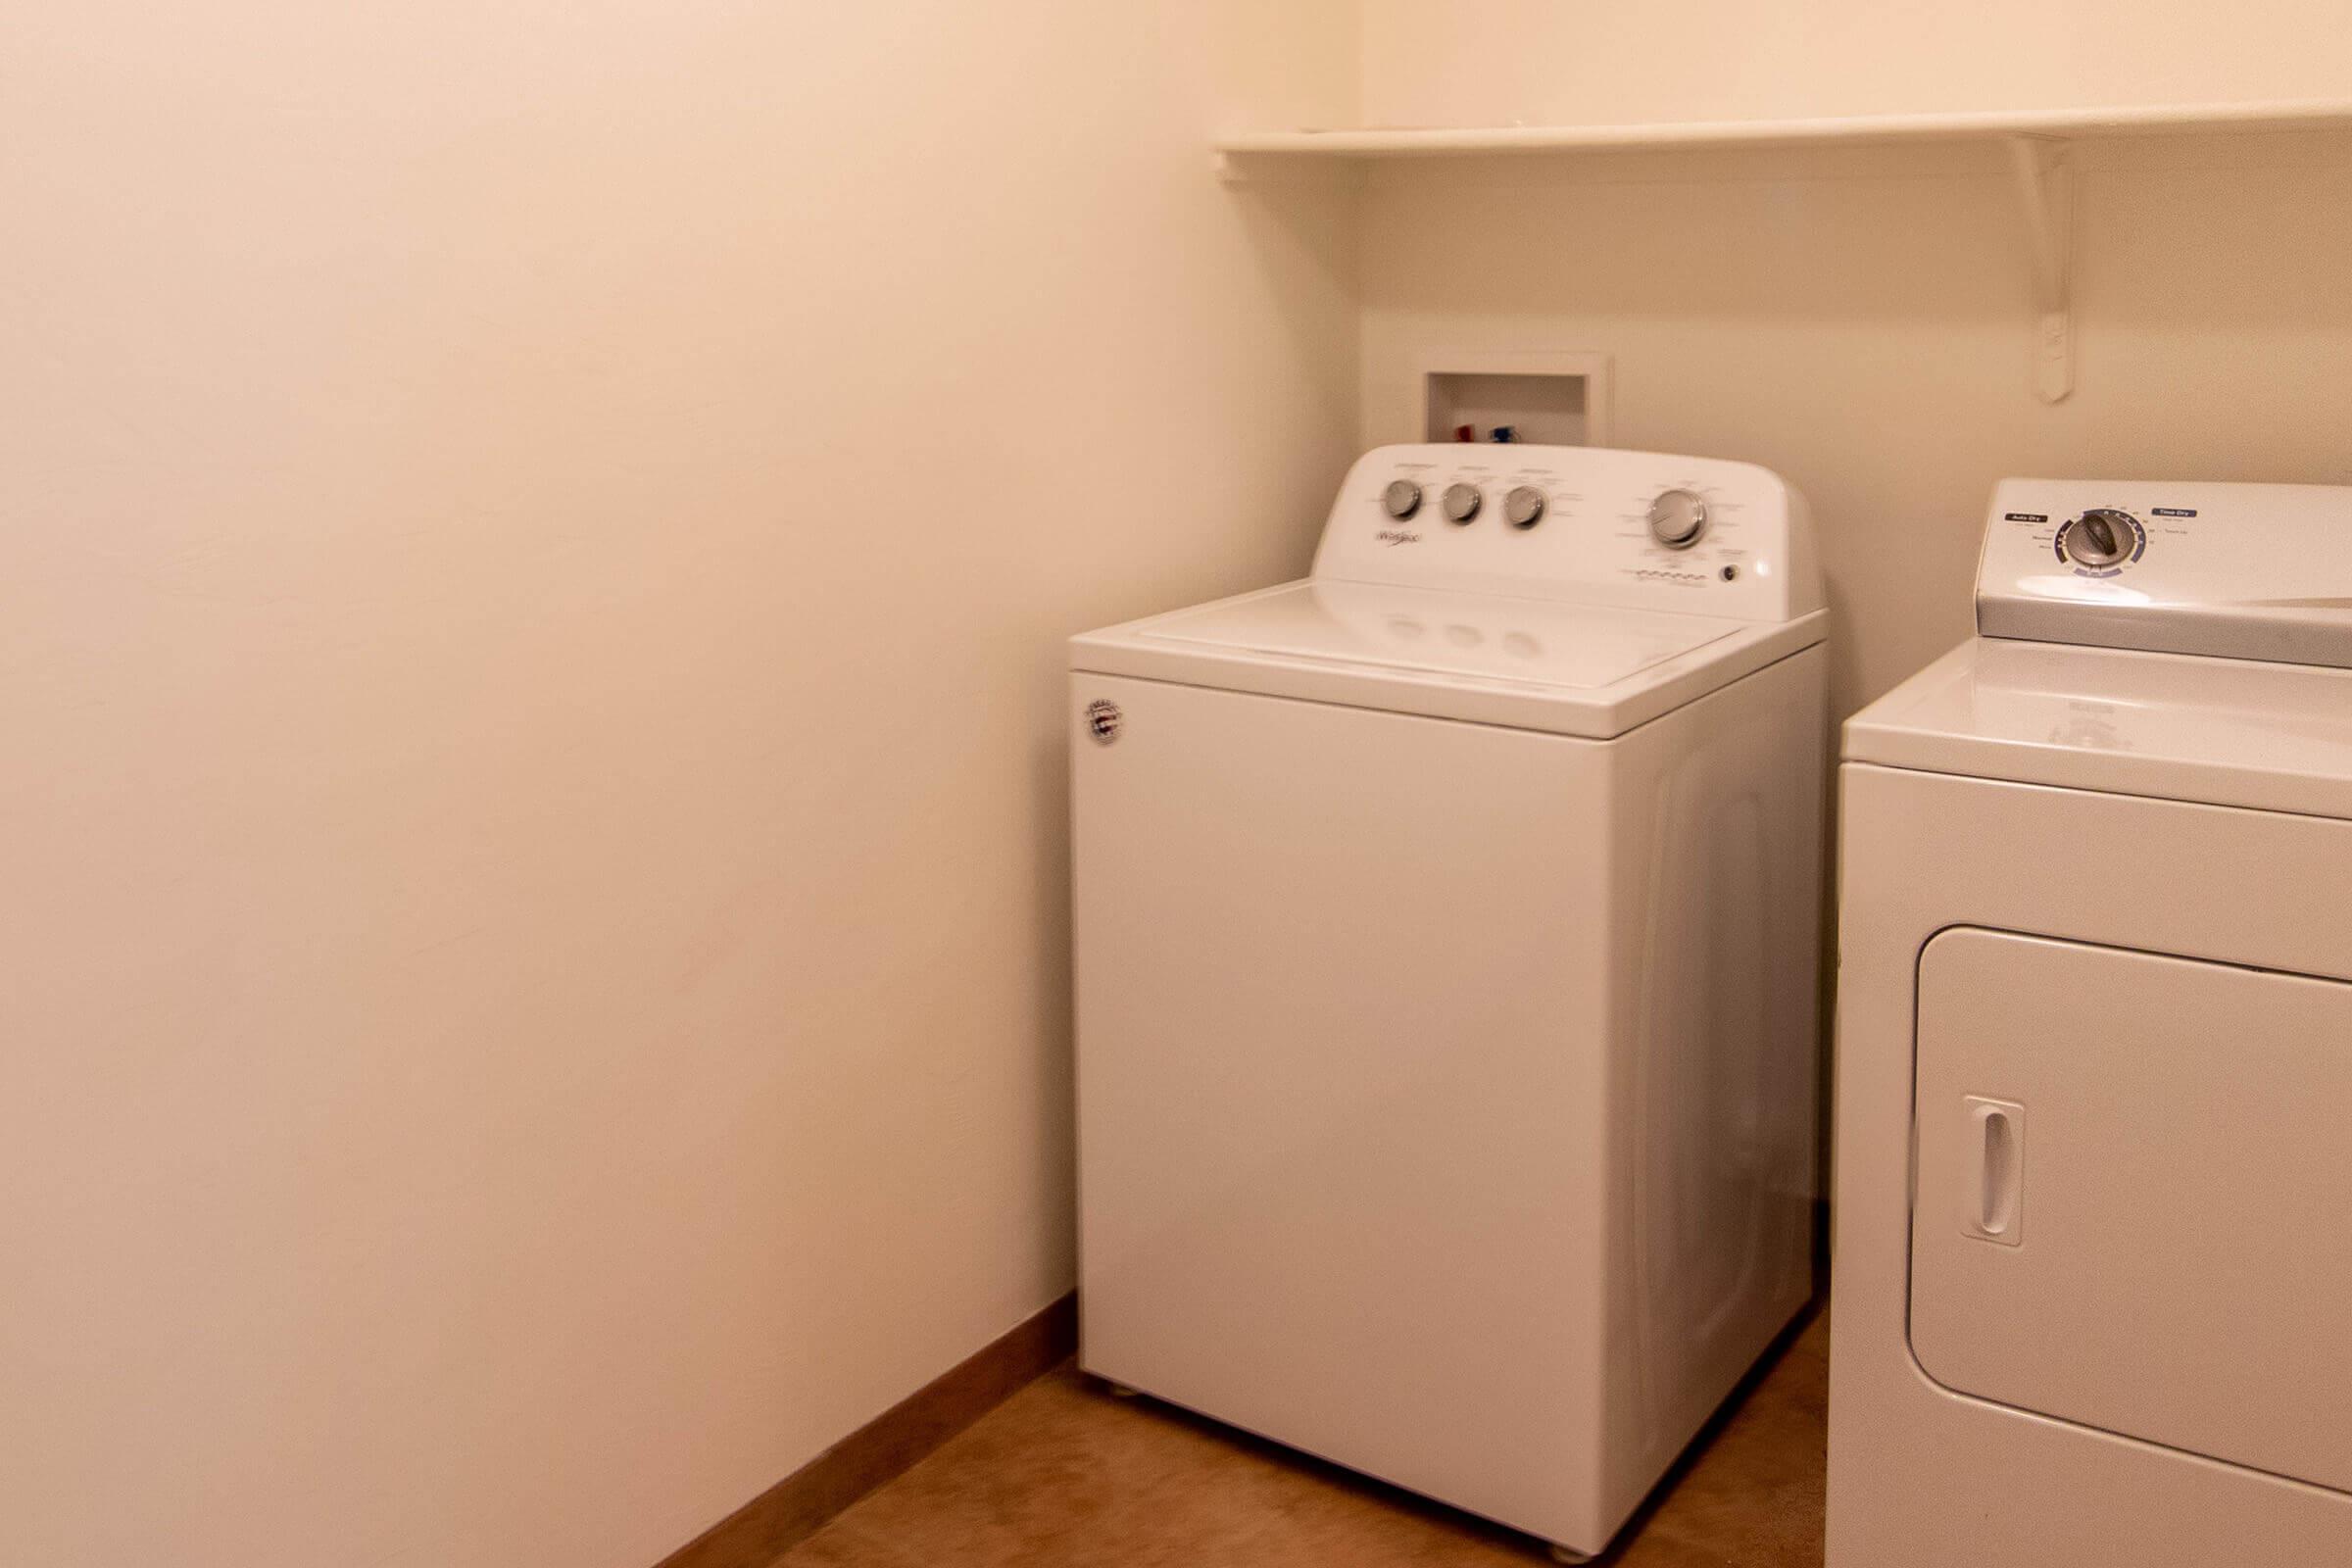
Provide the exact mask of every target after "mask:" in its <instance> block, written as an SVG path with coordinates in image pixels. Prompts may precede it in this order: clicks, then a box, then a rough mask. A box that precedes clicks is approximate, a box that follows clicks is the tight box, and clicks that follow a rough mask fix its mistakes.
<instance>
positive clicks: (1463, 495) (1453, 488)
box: [1446, 484, 1486, 522]
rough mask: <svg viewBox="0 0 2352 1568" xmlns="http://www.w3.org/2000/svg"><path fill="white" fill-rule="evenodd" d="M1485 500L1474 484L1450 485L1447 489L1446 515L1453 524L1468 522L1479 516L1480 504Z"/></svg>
mask: <svg viewBox="0 0 2352 1568" xmlns="http://www.w3.org/2000/svg"><path fill="white" fill-rule="evenodd" d="M1485 499H1486V497H1484V496H1482V495H1480V494H1479V493H1478V486H1476V485H1474V484H1449V485H1447V486H1446V517H1447V519H1448V520H1450V521H1453V522H1468V521H1469V520H1470V519H1471V518H1472V517H1475V516H1477V515H1478V508H1479V503H1481V502H1482V501H1484V500H1485Z"/></svg>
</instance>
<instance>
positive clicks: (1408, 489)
mask: <svg viewBox="0 0 2352 1568" xmlns="http://www.w3.org/2000/svg"><path fill="white" fill-rule="evenodd" d="M1380 510H1381V511H1383V512H1385V513H1387V514H1388V515H1390V516H1392V517H1395V518H1396V519H1397V521H1398V522H1402V521H1403V520H1404V519H1405V518H1407V517H1409V516H1411V515H1413V514H1414V513H1416V512H1419V511H1420V510H1421V487H1420V486H1419V485H1417V484H1415V483H1413V481H1412V480H1410V479H1391V480H1390V481H1389V487H1388V488H1387V489H1386V490H1383V491H1382V492H1381V493H1380Z"/></svg>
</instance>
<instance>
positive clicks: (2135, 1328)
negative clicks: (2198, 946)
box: [1911, 928, 2352, 1492]
mask: <svg viewBox="0 0 2352 1568" xmlns="http://www.w3.org/2000/svg"><path fill="white" fill-rule="evenodd" d="M1918 1019H1919V1022H1918V1042H1917V1045H1918V1073H1917V1087H1916V1091H1915V1094H1916V1098H1915V1102H1914V1106H1913V1112H1914V1115H1913V1128H1914V1135H1915V1137H1916V1139H1917V1181H1916V1185H1915V1192H1914V1197H1913V1212H1912V1236H1911V1344H1912V1348H1913V1351H1914V1353H1915V1354H1916V1355H1917V1356H1918V1358H1919V1363H1920V1365H1921V1366H1922V1367H1923V1368H1925V1369H1926V1371H1927V1373H1928V1375H1929V1376H1931V1377H1933V1378H1934V1379H1936V1381H1937V1382H1938V1383H1941V1384H1943V1385H1944V1386H1945V1387H1946V1388H1949V1389H1952V1390H1954V1391H1956V1392H1958V1393H1962V1394H1968V1395H1974V1396H1977V1397H1981V1398H1985V1399H1990V1400H1994V1401H1997V1402H1999V1403H2002V1404H2006V1405H2012V1406H2015V1407H2017V1408H2019V1409H2022V1410H2031V1411H2035V1412H2038V1413H2040V1414H2043V1415H2048V1416H2054V1417H2057V1418H2058V1419H2060V1420H2064V1421H2071V1422H2077V1423H2080V1424H2082V1425H2083V1426H2086V1427H2093V1428H2097V1429H2100V1430H2102V1431H2106V1432H2111V1433H2116V1434H2120V1435H2123V1436H2126V1437H2131V1438H2136V1439H2141V1440H2144V1441H2146V1442H2149V1443H2155V1444H2162V1445H2164V1446H2168V1447H2172V1448H2177V1449H2180V1450H2183V1451H2186V1452H2190V1453H2199V1454H2205V1455H2209V1456H2211V1457H2213V1458H2216V1459H2221V1460H2225V1461H2228V1462H2229V1463H2233V1464H2239V1465H2245V1466H2249V1467H2252V1468H2254V1469H2259V1470H2264V1471H2269V1472H2271V1473H2273V1474H2276V1475H2281V1476H2289V1477H2294V1478H2297V1479H2300V1480H2304V1481H2308V1482H2311V1483H2314V1484H2316V1485H2319V1486H2324V1487H2330V1488H2334V1489H2337V1490H2339V1491H2346V1492H2352V985H2346V984H2343V983H2342V982H2339V981H2333V980H2323V979H2314V978H2310V977H2307V976H2300V975H2289V974H2280V973H2276V972H2271V971H2264V970H2254V969H2243V968H2235V967H2231V966H2229V965H2224V964H2216V963H2207V962H2201V961H2197V960H2193V959H2187V958H2180V957H2171V956H2161V955H2154V954H2145V953H2130V952H2123V951H2119V950H2116V949H2111V948H2099V947H2090V946H2085V945H2082V944H2080V943H2072V942H2060V941H2053V940H2048V939H2044V938H2037V937H2029V936H2020V935H2015V934H2011V933H2005V932H1997V931H1985V930H1978V929H1970V928H1956V929H1953V930H1949V931H1946V932H1944V933H1942V934H1940V935H1939V936H1937V937H1936V938H1935V939H1934V940H1933V941H1932V942H1930V943H1929V944H1928V945H1927V947H1926V949H1925V950H1924V951H1923V953H1922V955H1921V959H1920V965H1919V1012H1918Z"/></svg>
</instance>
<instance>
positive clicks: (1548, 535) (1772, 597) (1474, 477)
mask: <svg viewBox="0 0 2352 1568" xmlns="http://www.w3.org/2000/svg"><path fill="white" fill-rule="evenodd" d="M1315 575H1316V576H1317V577H1321V578H1337V579H1341V580H1344V581H1348V582H1371V583H1387V584H1393V585H1395V586H1397V587H1406V588H1447V589H1454V590H1459V591H1465V592H1473V593H1490V594H1507V595H1515V596H1518V597H1520V598H1527V599H1553V600H1565V601H1570V602H1573V603H1578V604H1588V605H1613V606H1624V607H1637V608H1642V609H1649V610H1672V611H1682V612H1686V613H1691V614H1700V615H1720V616H1723V617H1724V618H1726V619H1734V620H1793V619H1795V618H1797V617H1798V616H1800V615H1804V614H1808V613H1811V612H1813V611H1816V610H1819V609H1820V608H1821V604H1822V593H1821V578H1820V573H1819V569H1818V567H1817V566H1816V564H1815V560H1814V554H1813V535H1812V519H1811V517H1810V515H1808V514H1807V512H1806V510H1805V501H1804V497H1803V496H1801V495H1799V494H1798V493H1797V491H1796V489H1795V488H1794V487H1793V486H1791V485H1790V484H1789V482H1788V481H1787V480H1785V479H1783V478H1782V477H1781V476H1780V475H1779V474H1777V473H1774V472H1772V471H1771V470H1770V469H1768V468H1759V467H1757V466H1755V465H1753V464H1749V463H1730V462H1725V461H1723V460H1721V459H1714V458H1678V457H1670V456H1666V455H1663V454H1659V453H1654V452H1619V451H1616V450H1614V449H1612V448H1607V447H1546V446H1522V445H1517V444H1510V443H1505V444H1496V445H1474V444H1471V443H1468V442H1461V443H1454V444H1444V443H1438V444H1431V445H1423V446H1394V447H1378V448H1375V449H1374V450H1373V451H1371V452H1368V453H1366V454H1365V455H1364V456H1363V457H1362V458H1360V459H1358V460H1357V462H1356V465H1355V466H1354V467H1353V468H1352V469H1350V470H1349V471H1348V478H1347V481H1346V482H1345V483H1344V484H1342V485H1341V486H1340V494H1339V499H1338V500H1337V501H1335V502H1334V503H1333V504H1332V509H1331V517H1330V520H1329V521H1328V522H1326V523H1325V524H1324V528H1323V543H1322V547H1321V548H1320V549H1318V550H1317V551H1316V552H1315Z"/></svg>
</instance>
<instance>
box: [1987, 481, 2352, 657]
mask: <svg viewBox="0 0 2352 1568" xmlns="http://www.w3.org/2000/svg"><path fill="white" fill-rule="evenodd" d="M1977 629H1978V630H1979V631H1981V632H1983V633H1984V634H1985V636H1987V637H2014V638H2021V639H2025V640H2029V641H2034V642H2053V643H2083V644H2090V645H2094V646H2097V647H2103V648H2138V649H2145V650H2148V651H2150V652H2156V653H2178V654H2205V655H2211V656H2214V657H2217V658H2226V659H2266V660H2275V661H2279V662H2287V663H2305V664H2335V665H2341V666H2347V667H2352V487H2343V486H2335V485H2295V484H2223V483H2211V482H2203V481H2191V482H2165V481H2145V480H2143V481H2125V482H2118V481H2113V480H2106V479H2096V480H2086V479H2004V480H2002V481H2001V483H2000V484H1999V485H1998V486H1996V487H1995V488H1994V490H1993V495H1992V507H1991V511H1990V515H1988V516H1987V517H1986V519H1985V551H1984V555H1983V558H1982V560H1981V562H1980V564H1979V565H1978V569H1977Z"/></svg>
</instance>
